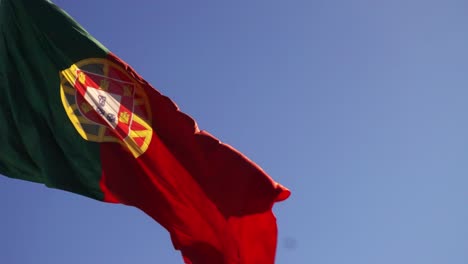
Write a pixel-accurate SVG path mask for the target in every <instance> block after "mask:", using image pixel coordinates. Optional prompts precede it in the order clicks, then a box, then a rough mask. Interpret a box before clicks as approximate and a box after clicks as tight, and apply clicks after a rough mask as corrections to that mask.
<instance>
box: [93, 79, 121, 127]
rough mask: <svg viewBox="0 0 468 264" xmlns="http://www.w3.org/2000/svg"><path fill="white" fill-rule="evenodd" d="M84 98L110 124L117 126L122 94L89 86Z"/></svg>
mask: <svg viewBox="0 0 468 264" xmlns="http://www.w3.org/2000/svg"><path fill="white" fill-rule="evenodd" d="M84 98H85V100H86V101H87V102H88V103H89V104H90V105H91V106H92V107H93V108H94V110H96V112H97V113H98V114H99V115H100V116H102V118H103V119H104V120H105V121H106V122H107V124H109V126H111V127H112V128H115V127H116V126H117V123H118V120H119V109H120V100H121V98H122V96H120V95H117V94H113V93H108V92H106V91H103V90H99V89H96V88H93V87H88V88H87V89H86V94H85V96H84Z"/></svg>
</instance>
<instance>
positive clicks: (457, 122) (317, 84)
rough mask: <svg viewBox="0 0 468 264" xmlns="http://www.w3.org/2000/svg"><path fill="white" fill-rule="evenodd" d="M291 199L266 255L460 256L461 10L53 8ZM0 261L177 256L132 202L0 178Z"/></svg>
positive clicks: (425, 6)
mask: <svg viewBox="0 0 468 264" xmlns="http://www.w3.org/2000/svg"><path fill="white" fill-rule="evenodd" d="M54 2H55V3H57V4H58V5H59V6H60V7H62V8H63V9H65V10H66V11H67V12H69V13H70V14H71V15H72V16H73V17H74V18H75V19H76V20H77V21H78V22H80V23H81V24H82V25H83V26H84V27H85V28H86V29H87V30H88V31H89V32H90V33H91V34H92V35H94V36H95V37H96V38H97V39H98V40H100V41H101V42H102V43H103V44H104V45H105V46H107V47H108V48H109V49H110V50H111V51H113V52H114V53H116V54H117V55H118V56H120V57H121V58H122V59H124V60H125V61H126V62H128V63H129V64H131V65H132V66H133V67H134V68H135V69H136V70H137V71H138V72H139V73H140V74H141V75H142V76H144V77H145V79H146V80H148V81H149V82H150V83H152V84H153V85H154V86H155V87H157V88H158V89H159V90H160V91H161V92H162V93H164V94H166V95H168V96H169V97H171V98H172V99H173V100H174V101H176V102H177V104H178V105H179V107H180V108H181V109H182V110H183V111H184V112H186V113H188V114H190V115H191V116H192V117H194V118H195V119H196V120H197V121H198V123H199V126H200V127H201V128H202V129H206V130H208V131H209V132H210V133H212V134H214V135H216V136H217V137H219V138H220V139H221V140H222V141H224V142H226V143H229V144H231V145H233V146H234V147H236V148H237V149H239V150H240V151H242V152H243V153H245V154H246V155H247V156H248V157H250V158H251V159H253V160H254V161H255V162H257V163H258V164H259V165H261V166H262V167H263V168H264V169H265V170H266V171H267V172H268V173H269V174H270V175H271V176H272V177H273V178H275V179H276V180H277V181H279V182H281V183H282V184H284V185H285V186H287V187H289V188H290V189H291V190H292V192H293V194H292V196H291V198H290V199H289V200H287V201H286V202H283V203H280V204H277V205H276V206H275V212H276V215H277V219H278V225H279V244H278V253H277V263H279V264H286V263H288V264H289V263H294V264H296V263H297V264H302V263H304V264H309V263H311V264H312V263H317V264H343V263H347V264H376V263H378V264H395V263H399V264H414V263H416V264H419V263H421V264H439V263H450V264H466V263H467V262H468V251H467V248H468V224H467V223H468V206H467V205H468V190H467V186H468V177H467V175H468V136H467V135H468V121H467V116H468V114H467V113H468V103H467V98H468V89H467V87H468V74H467V73H468V51H467V47H468V30H467V28H466V25H467V24H468V16H467V12H468V11H467V10H468V2H466V1H461V0H460V1H457V0H445V1H442V0H440V1H434V0H426V1H422V0H404V1H403V0H394V1H370V0H355V1H345V0H327V1H324V0H323V1H312V0H289V1H278V0H269V1H266V0H255V1H247V0H239V1H215V0H206V1H197V2H195V1H190V2H189V1H159V0H157V1H138V3H136V2H132V1H123V0H112V1H110V0H107V1H91V0H81V1H70V0H55V1H54ZM0 210H1V215H0V262H1V263H21V264H22V263H25V264H28V263H48V264H59V263H60V264H62V263H68V264H82V263H99V262H100V263H114V264H124V263H125V264H127V263H140V264H144V263H164V264H165V263H182V260H181V258H180V255H179V253H178V252H177V251H174V250H173V248H172V245H171V243H170V239H169V236H168V234H167V232H166V231H165V230H164V229H162V228H161V227H160V226H159V225H158V224H156V223H155V222H153V221H152V220H151V219H150V218H149V217H147V216H145V215H144V214H143V213H142V212H140V211H138V210H137V209H135V208H131V207H125V206H119V205H110V204H104V203H99V202H96V201H94V200H91V199H88V198H84V197H80V196H77V195H73V194H69V193H65V192H62V191H57V190H52V189H47V188H46V187H44V186H42V185H39V184H34V183H29V182H23V181H18V180H12V179H9V178H6V177H0Z"/></svg>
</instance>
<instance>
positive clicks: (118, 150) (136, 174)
mask: <svg viewBox="0 0 468 264" xmlns="http://www.w3.org/2000/svg"><path fill="white" fill-rule="evenodd" d="M109 59H110V60H111V61H114V62H116V63H118V64H119V65H121V66H122V67H123V68H125V69H126V70H127V71H128V72H129V74H131V75H132V76H133V77H134V78H135V79H136V80H137V81H138V82H140V83H141V85H142V86H143V87H144V89H145V92H146V93H147V95H148V98H149V101H150V104H151V110H152V113H153V117H152V124H153V125H152V127H153V138H152V141H151V144H150V145H149V147H148V149H147V150H146V152H145V153H144V154H143V155H141V156H140V157H138V158H137V159H135V158H134V157H133V156H132V155H131V154H130V153H129V152H128V151H127V150H125V149H124V148H123V147H122V146H120V145H118V144H113V143H103V144H102V145H101V146H102V147H101V159H102V168H103V177H102V181H101V187H102V189H103V191H104V193H105V199H106V201H108V202H120V203H123V204H127V205H132V206H136V207H138V208H140V209H141V210H143V211H144V212H146V213H147V214H148V215H149V216H151V217H152V218H153V219H155V220H156V221H157V222H159V223H160V224H161V225H162V226H164V227H165V228H166V229H167V230H168V231H169V232H170V234H171V238H172V241H173V243H174V246H175V248H177V249H179V250H181V251H182V254H183V256H184V259H185V261H186V263H193V264H199V263H201V264H241V263H242V264H272V263H274V257H275V250H276V239H277V229H276V221H275V218H274V215H273V213H272V211H271V209H272V206H273V204H274V202H276V201H279V200H284V199H286V198H287V197H288V196H289V194H290V193H289V191H288V190H287V189H286V188H284V187H282V186H281V185H279V184H278V183H276V182H275V181H273V180H272V179H271V178H270V177H269V176H268V175H267V174H266V173H265V172H264V171H263V170H262V169H261V168H259V167H258V166H257V165H255V164H254V163H253V162H251V161H250V160H249V159H247V158H246V157H245V156H243V155H242V154H241V153H239V152H238V151H236V150H235V149H233V148H232V147H230V146H228V145H225V144H222V143H220V142H219V141H218V140H217V139H216V138H215V137H213V136H211V135H209V134H208V133H206V132H204V131H199V130H198V128H197V126H196V123H195V122H194V121H193V119H191V118H190V117H189V116H187V115H185V114H183V113H182V112H180V111H179V110H178V108H177V106H176V105H175V104H174V103H173V102H172V101H171V100H170V99H168V98H167V97H165V96H162V95H161V94H159V93H158V92H157V91H156V90H154V89H153V88H152V87H151V86H150V85H149V84H148V83H146V82H145V81H144V80H143V79H142V78H141V77H140V76H138V75H137V74H136V73H135V72H134V71H133V70H132V69H131V68H130V67H129V66H128V65H127V64H125V63H124V62H122V61H120V60H119V59H118V58H116V57H115V56H114V55H112V54H111V55H110V56H109Z"/></svg>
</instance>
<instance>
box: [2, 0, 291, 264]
mask: <svg viewBox="0 0 468 264" xmlns="http://www.w3.org/2000/svg"><path fill="white" fill-rule="evenodd" d="M0 30H1V31H0V32H1V39H0V93H1V96H0V173H1V174H3V175H6V176H8V177H11V178H17V179H23V180H28V181H34V182H38V183H43V184H45V185H46V186H48V187H51V188H57V189H62V190H66V191H69V192H73V193H77V194H81V195H84V196H87V197H90V198H93V199H97V200H100V201H105V202H112V203H122V204H127V205H131V206H135V207H138V208H140V209H141V210H143V211H144V212H145V213H146V214H148V215H149V216H151V217H152V218H153V219H154V220H156V221H157V222H158V223H160V224H161V225H162V226H163V227H165V228H166V229H167V230H168V231H169V233H170V235H171V239H172V242H173V244H174V247H175V248H176V249H178V250H180V251H181V252H182V255H183V258H184V260H185V262H186V263H194V264H196V263H202V264H218V263H219V264H234V263H242V264H270V263H274V257H275V249H276V240H277V227H276V221H275V218H274V215H273V213H272V211H271V209H272V206H273V204H274V203H275V202H277V201H280V200H284V199H286V198H287V197H288V196H289V194H290V193H289V191H288V190H287V189H286V188H284V187H283V186H281V185H280V184H278V183H276V182H275V181H273V180H272V179H271V178H270V177H269V176H268V175H267V174H266V173H265V172H264V171H263V170H262V169H261V168H259V167H258V166H257V165H255V164H254V163H253V162H252V161H250V160H249V159H247V158H246V157H245V156H243V155H242V154H241V153H239V152H238V151H236V150H235V149H233V148H232V147H230V146H228V145H225V144H223V143H220V142H219V141H218V140H217V139H216V138H215V137H213V136H212V135H210V134H208V133H207V132H205V131H201V130H199V128H198V127H197V124H196V123H195V121H194V120H193V119H192V118H190V117H189V116H187V115H186V114H184V113H182V112H180V111H179V109H178V108H177V106H176V105H175V104H174V103H173V102H172V101H171V100H170V99H169V98H167V97H165V96H163V95H161V94H160V93H159V92H158V91H156V90H155V89H154V88H153V87H151V85H150V84H148V83H147V82H146V81H145V80H144V79H143V78H142V77H140V76H139V75H138V74H137V73H136V72H135V71H134V70H133V69H132V68H131V67H130V66H129V65H127V64H126V63H125V62H123V61H122V60H120V59H119V58H118V57H116V56H115V55H114V54H112V53H110V52H109V51H108V50H107V49H106V48H105V47H103V46H102V45H101V44H100V43H99V42H98V41H96V40H95V39H94V38H93V37H91V36H90V35H89V34H88V33H87V32H86V31H85V30H84V29H83V28H82V27H81V26H79V25H78V24H77V23H76V22H75V21H74V20H73V19H72V18H70V17H69V16H68V15H67V14H66V13H65V12H64V11H62V10H60V9H59V8H58V7H56V6H55V5H53V4H52V3H51V2H49V1H46V0H0Z"/></svg>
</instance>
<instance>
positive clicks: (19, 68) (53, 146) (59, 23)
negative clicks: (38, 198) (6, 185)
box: [0, 0, 108, 199]
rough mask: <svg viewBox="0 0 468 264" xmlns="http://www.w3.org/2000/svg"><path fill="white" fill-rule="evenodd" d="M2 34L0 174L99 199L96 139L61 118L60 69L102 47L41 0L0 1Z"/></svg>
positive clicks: (100, 53)
mask: <svg viewBox="0 0 468 264" xmlns="http://www.w3.org/2000/svg"><path fill="white" fill-rule="evenodd" d="M0 33H1V38H0V173H1V174H3V175H6V176H8V177H12V178H18V179H23V180H28V181H34V182H40V183H44V184H46V185H47V186H49V187H52V188H58V189H63V190H67V191H71V192H75V193H79V194H82V195H86V196H89V197H92V198H95V199H102V198H103V194H102V192H101V190H100V188H99V180H100V177H101V162H100V150H99V144H97V143H92V142H88V141H85V140H84V139H83V138H82V137H81V136H80V135H79V134H78V133H77V131H76V130H75V128H74V127H73V125H72V124H71V122H70V120H69V118H68V117H67V115H66V113H65V110H64V107H63V105H62V102H61V99H60V85H59V72H60V71H62V70H63V69H66V68H68V67H70V65H71V64H73V63H76V62H77V61H79V60H82V59H85V58H96V57H97V58H104V57H106V56H107V53H108V51H107V50H106V49H105V48H104V47H103V46H102V45H101V44H99V43H98V42H97V41H96V40H95V39H93V38H92V37H91V36H90V35H89V34H88V33H87V32H86V31H85V30H84V29H83V28H82V27H81V26H79V25H78V24H77V23H76V22H74V21H73V20H72V19H71V18H70V17H69V16H68V15H67V14H66V13H64V12H63V11H62V10H60V9H59V8H58V7H56V6H55V5H53V4H52V3H50V2H49V1H45V0H0Z"/></svg>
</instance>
